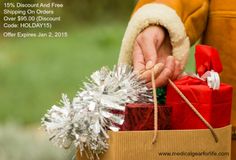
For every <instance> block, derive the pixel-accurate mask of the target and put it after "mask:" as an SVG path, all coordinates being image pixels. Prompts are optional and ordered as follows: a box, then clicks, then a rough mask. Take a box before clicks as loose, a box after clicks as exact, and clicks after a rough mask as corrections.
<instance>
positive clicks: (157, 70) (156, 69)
mask: <svg viewBox="0 0 236 160" xmlns="http://www.w3.org/2000/svg"><path fill="white" fill-rule="evenodd" d="M163 66H164V64H163V63H158V64H156V65H155V66H154V73H155V74H157V73H158V72H159V70H160V68H162V67H163Z"/></svg>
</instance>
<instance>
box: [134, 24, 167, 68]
mask: <svg viewBox="0 0 236 160" xmlns="http://www.w3.org/2000/svg"><path fill="white" fill-rule="evenodd" d="M164 37H165V32H164V29H163V28H161V27H157V26H151V27H148V29H146V30H144V31H143V32H142V33H141V34H140V35H139V36H138V37H137V39H136V40H137V43H138V44H139V46H140V47H141V50H142V53H143V55H144V60H145V62H146V69H147V70H149V69H151V68H152V67H153V66H154V65H155V64H156V61H157V50H159V47H160V45H161V44H162V42H163V40H164Z"/></svg>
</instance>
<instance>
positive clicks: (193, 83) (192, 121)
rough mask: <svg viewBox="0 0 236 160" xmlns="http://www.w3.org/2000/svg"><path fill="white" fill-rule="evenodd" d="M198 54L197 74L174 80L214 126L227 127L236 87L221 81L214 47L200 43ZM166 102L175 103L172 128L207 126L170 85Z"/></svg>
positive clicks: (220, 67)
mask: <svg viewBox="0 0 236 160" xmlns="http://www.w3.org/2000/svg"><path fill="white" fill-rule="evenodd" d="M195 57H196V64H197V65H196V69H197V73H198V75H195V76H185V77H182V78H181V79H179V80H176V81H175V82H174V83H175V85H176V86H177V87H178V88H179V90H180V91H181V92H182V93H183V94H184V95H185V96H186V97H187V99H188V100H189V101H190V102H191V103H192V104H193V105H194V107H195V108H196V109H197V110H198V111H199V112H200V114H201V115H202V116H203V117H204V118H205V119H206V120H207V121H208V122H209V123H210V124H211V125H212V127H214V128H220V127H224V126H227V125H229V124H230V116H231V106H232V91H233V89H232V87H231V86H230V85H227V84H223V83H220V81H219V76H218V74H217V72H221V70H222V65H221V62H220V58H219V55H218V53H217V51H216V50H215V49H214V48H212V47H209V46H203V45H198V46H197V47H196V53H195ZM215 71H217V72H215ZM199 75H200V76H201V77H200V76H199ZM166 104H167V105H170V106H172V115H171V127H172V129H203V128H206V125H205V124H204V123H203V122H202V121H201V120H200V119H199V118H198V117H197V116H196V114H195V113H194V112H193V111H192V110H191V109H190V108H189V107H188V105H187V104H186V103H185V102H184V100H183V99H182V98H181V96H180V95H179V94H178V93H177V92H176V91H175V90H174V89H173V88H172V87H171V86H168V87H167V97H166Z"/></svg>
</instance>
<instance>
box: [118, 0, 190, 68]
mask: <svg viewBox="0 0 236 160" xmlns="http://www.w3.org/2000/svg"><path fill="white" fill-rule="evenodd" d="M151 24H152V25H153V24H154V25H161V26H163V27H165V28H166V29H167V30H168V32H169V35H170V40H171V44H172V47H173V50H172V54H173V56H174V57H175V58H176V59H177V60H179V61H180V62H181V64H182V66H183V67H184V66H185V64H186V62H187V59H188V53H189V48H190V42H189V38H188V37H187V35H186V32H185V28H184V24H183V23H182V21H181V19H180V17H179V16H178V15H177V13H176V12H175V10H173V9H172V8H170V7H168V6H166V5H163V4H157V3H151V4H146V5H144V6H143V7H141V8H140V9H138V11H137V12H136V13H135V14H134V15H133V16H132V18H131V20H130V22H129V24H128V27H127V29H126V32H125V35H124V38H123V41H122V45H121V49H120V55H119V62H118V63H119V64H132V59H131V57H132V52H133V45H134V42H135V40H136V37H137V36H138V34H139V33H140V32H142V31H143V29H145V28H146V27H148V26H149V25H151Z"/></svg>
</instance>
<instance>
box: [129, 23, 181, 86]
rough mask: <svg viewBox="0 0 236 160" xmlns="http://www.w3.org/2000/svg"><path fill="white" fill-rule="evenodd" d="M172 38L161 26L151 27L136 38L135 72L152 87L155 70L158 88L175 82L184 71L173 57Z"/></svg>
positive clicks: (134, 53)
mask: <svg viewBox="0 0 236 160" xmlns="http://www.w3.org/2000/svg"><path fill="white" fill-rule="evenodd" d="M171 52H172V46H171V43H170V38H169V35H168V33H167V32H166V31H165V29H164V28H163V27H161V26H149V27H148V28H146V29H145V30H144V31H142V32H141V33H140V34H139V35H138V37H137V38H136V41H135V45H134V51H133V66H134V71H135V72H137V73H139V74H140V76H141V78H142V79H145V81H146V83H147V86H148V87H151V82H150V81H151V72H152V71H153V70H154V74H155V79H156V87H160V86H163V85H166V84H167V82H168V79H172V80H175V79H176V78H177V77H178V76H179V75H180V73H181V71H182V68H183V67H182V66H181V65H180V62H179V61H177V60H176V59H175V58H174V57H173V56H171Z"/></svg>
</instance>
